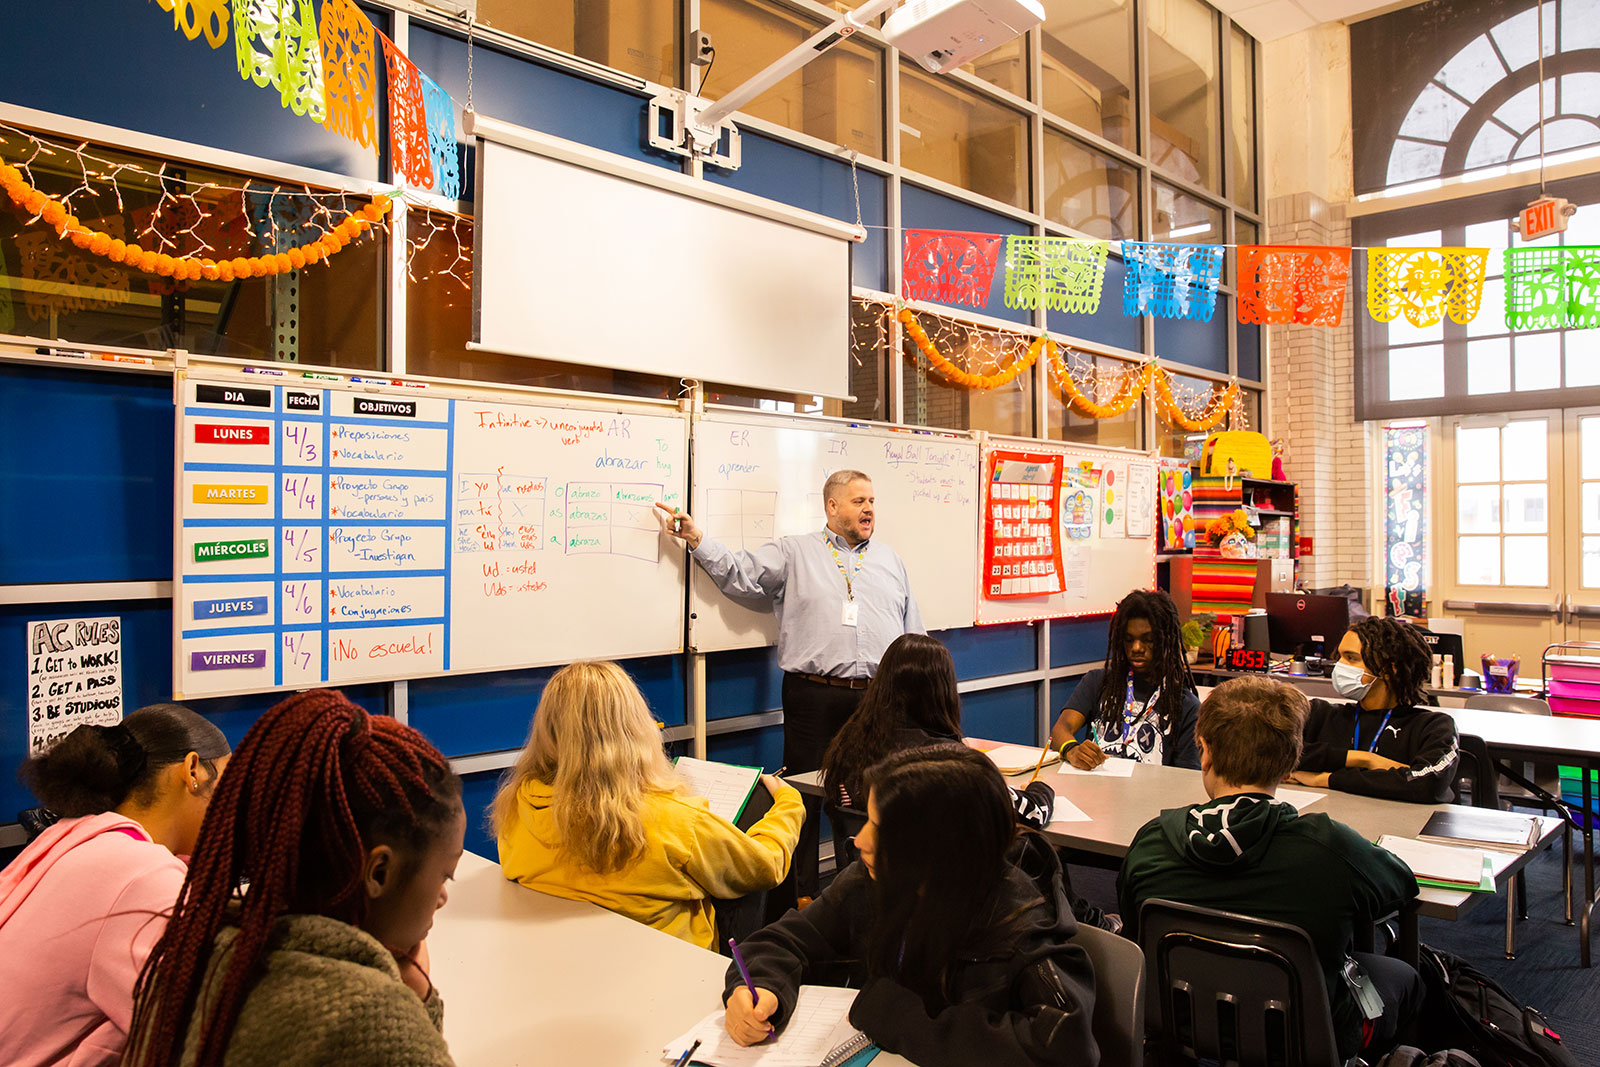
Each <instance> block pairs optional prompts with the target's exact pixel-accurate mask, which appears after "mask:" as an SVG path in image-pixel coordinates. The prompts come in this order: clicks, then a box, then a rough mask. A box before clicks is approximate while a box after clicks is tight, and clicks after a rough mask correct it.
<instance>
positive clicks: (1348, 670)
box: [1333, 663, 1377, 700]
mask: <svg viewBox="0 0 1600 1067" xmlns="http://www.w3.org/2000/svg"><path fill="white" fill-rule="evenodd" d="M1366 673H1367V672H1366V671H1364V670H1362V669H1361V668H1360V667H1357V666H1354V665H1352V664H1349V663H1335V664H1334V665H1333V688H1334V691H1335V692H1336V693H1338V694H1339V695H1340V696H1342V697H1344V698H1345V699H1346V700H1360V699H1361V698H1362V697H1364V696H1366V695H1367V690H1369V689H1371V688H1372V684H1373V682H1376V681H1377V679H1376V678H1374V679H1373V680H1372V682H1363V681H1362V680H1361V679H1362V678H1364V677H1365V676H1366Z"/></svg>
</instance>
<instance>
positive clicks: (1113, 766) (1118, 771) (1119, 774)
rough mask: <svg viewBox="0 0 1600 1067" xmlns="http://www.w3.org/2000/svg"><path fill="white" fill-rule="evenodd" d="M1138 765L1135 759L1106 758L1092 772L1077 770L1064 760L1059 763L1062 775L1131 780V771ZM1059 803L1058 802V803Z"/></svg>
mask: <svg viewBox="0 0 1600 1067" xmlns="http://www.w3.org/2000/svg"><path fill="white" fill-rule="evenodd" d="M1138 765H1139V761H1138V760H1136V759H1123V758H1122V757H1121V756H1108V757H1106V761H1105V762H1104V763H1102V764H1100V766H1098V767H1096V768H1095V769H1094V770H1092V771H1085V770H1079V769H1078V768H1077V767H1074V766H1073V765H1072V764H1070V763H1068V762H1067V761H1066V760H1062V761H1061V773H1062V774H1089V775H1095V774H1097V775H1099V776H1100V777H1102V778H1132V777H1133V769H1134V768H1135V767H1137V766H1138ZM1058 803H1059V801H1058Z"/></svg>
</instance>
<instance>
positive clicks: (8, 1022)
mask: <svg viewBox="0 0 1600 1067" xmlns="http://www.w3.org/2000/svg"><path fill="white" fill-rule="evenodd" d="M228 756H229V749H228V740H227V738H225V737H223V736H222V731H221V730H219V729H217V728H216V726H214V725H212V723H211V722H210V721H209V720H208V719H205V718H204V717H202V716H200V715H198V714H196V713H195V712H193V711H190V710H189V709H188V708H186V707H184V706H183V705H181V704H152V705H150V706H148V707H143V708H139V709H138V710H137V711H134V712H131V713H130V714H129V715H128V717H127V718H126V719H124V720H123V721H122V722H120V723H118V724H116V725H115V726H80V727H78V728H77V729H75V730H73V731H72V732H71V733H70V734H68V735H67V736H66V737H64V738H62V739H61V740H60V741H58V742H57V743H56V744H55V745H54V746H53V747H51V748H49V749H46V750H45V751H44V752H43V753H41V754H40V755H38V756H35V757H33V758H32V759H29V760H27V761H26V762H24V763H23V765H22V770H21V778H22V781H23V782H24V783H25V784H26V785H27V787H28V788H29V789H30V790H31V791H32V792H33V794H34V796H36V797H38V798H39V799H40V800H41V801H43V802H44V804H45V806H46V807H48V808H49V809H50V810H51V811H52V812H54V813H55V814H56V815H59V816H61V821H60V822H58V823H56V824H55V825H54V826H51V827H50V828H49V829H47V830H45V832H44V833H43V834H41V835H39V837H38V839H37V840H35V841H34V842H33V843H31V844H30V845H29V846H28V847H27V848H25V849H23V850H22V854H21V855H19V856H18V857H17V858H16V859H14V860H13V861H12V862H11V863H10V864H9V865H7V866H6V867H5V869H4V870H0V989H9V990H11V991H12V993H11V995H9V996H5V997H0V1063H6V1064H20V1065H34V1064H72V1065H73V1067H98V1065H109V1064H114V1063H117V1062H119V1061H120V1060H121V1059H122V1048H123V1044H124V1043H125V1042H126V1040H127V1034H128V1024H129V1022H130V1021H131V1020H132V1018H133V984H134V982H135V980H137V978H138V976H139V969H140V968H141V967H143V966H144V961H145V958H146V957H147V956H148V955H149V954H150V950H151V948H152V947H154V945H155V943H156V941H157V939H159V938H160V937H161V931H162V930H163V929H164V928H165V926H166V922H167V916H168V915H170V914H172V906H173V905H174V904H176V903H177V901H178V892H179V891H180V890H181V889H182V888H183V878H184V875H185V874H186V873H187V871H188V868H187V867H185V866H184V862H185V860H186V859H187V858H188V855H189V853H191V852H193V851H194V843H195V839H196V838H197V837H199V836H200V823H201V820H202V819H204V818H205V813H206V808H207V806H208V805H209V803H210V800H211V795H212V792H213V791H214V790H215V789H216V786H217V780H218V776H219V775H221V774H222V771H223V768H224V767H226V766H227V764H228ZM180 857H181V858H180ZM23 990H27V994H26V995H24V994H23ZM42 1005H48V1010H41V1006H42Z"/></svg>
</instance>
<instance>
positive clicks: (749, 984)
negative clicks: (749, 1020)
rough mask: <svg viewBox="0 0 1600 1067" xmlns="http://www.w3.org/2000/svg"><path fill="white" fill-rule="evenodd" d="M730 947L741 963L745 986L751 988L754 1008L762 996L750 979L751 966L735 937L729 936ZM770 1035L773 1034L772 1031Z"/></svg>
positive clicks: (741, 974) (751, 1003) (751, 1001)
mask: <svg viewBox="0 0 1600 1067" xmlns="http://www.w3.org/2000/svg"><path fill="white" fill-rule="evenodd" d="M728 947H729V948H730V949H732V950H733V962H734V963H736V964H738V965H739V976H740V977H741V978H743V979H744V987H745V988H746V989H748V990H750V1006H751V1007H752V1008H754V1007H755V1006H756V1004H757V1003H758V1002H759V1000H760V998H759V997H757V996H756V984H755V983H754V982H752V981H751V980H750V968H748V967H746V966H745V965H744V957H743V956H741V955H740V954H739V946H738V945H737V944H735V943H734V940H733V938H731V937H730V938H728ZM768 1036H771V1035H770V1033H769V1035H768Z"/></svg>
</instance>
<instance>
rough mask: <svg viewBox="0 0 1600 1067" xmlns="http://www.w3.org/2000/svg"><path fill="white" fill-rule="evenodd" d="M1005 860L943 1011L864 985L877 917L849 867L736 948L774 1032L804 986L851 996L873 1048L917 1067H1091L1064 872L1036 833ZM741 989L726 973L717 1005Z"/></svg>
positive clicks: (859, 868) (1090, 1001) (858, 871)
mask: <svg viewBox="0 0 1600 1067" xmlns="http://www.w3.org/2000/svg"><path fill="white" fill-rule="evenodd" d="M1011 861H1012V862H1011V865H1010V866H1009V869H1008V870H1007V872H1006V878H1005V880H1004V881H1003V882H1002V883H1001V885H1000V889H999V891H998V892H997V894H996V896H995V899H994V901H993V902H992V903H991V904H990V906H989V908H988V909H987V913H988V916H989V921H987V922H985V923H981V924H979V930H978V932H977V933H975V934H974V935H973V936H972V937H971V938H969V940H968V944H967V945H966V946H965V947H964V948H963V950H962V951H961V952H960V953H959V955H958V958H957V961H956V962H955V963H954V964H953V965H952V967H951V969H950V972H949V975H948V977H947V980H946V983H945V986H946V989H947V990H948V991H949V1004H947V1005H946V1006H945V1007H943V1008H942V1009H940V1010H939V1011H937V1012H935V1013H931V1014H930V1012H929V1010H928V1008H927V1006H926V1005H925V1004H924V1003H923V1000H922V997H921V996H919V995H918V994H916V993H914V992H912V991H911V990H910V989H908V988H906V987H905V986H903V985H901V984H900V983H898V982H896V981H895V980H894V979H893V978H889V977H881V976H880V977H877V978H871V979H869V978H868V976H867V967H866V959H865V957H866V953H867V944H868V941H869V940H870V937H871V932H872V929H873V925H874V923H875V921H876V914H875V913H876V911H877V907H876V902H875V894H874V892H873V882H872V876H871V875H869V874H868V873H867V871H866V868H865V867H864V866H863V865H862V864H860V863H854V864H851V865H850V866H849V867H847V868H846V869H845V870H844V871H843V872H841V873H840V874H839V876H838V877H837V878H835V879H834V880H833V884H832V885H830V886H828V888H827V889H825V890H823V892H822V894H821V895H820V896H818V897H817V899H816V900H814V901H812V903H811V906H810V907H808V908H806V910H805V911H791V912H789V913H788V914H787V915H785V916H784V917H783V918H782V919H779V920H778V921H777V922H775V923H773V924H772V925H771V926H768V927H767V928H766V929H764V930H762V931H761V932H760V933H758V934H755V935H754V936H752V937H750V938H747V939H746V940H745V941H743V942H741V943H740V945H739V951H740V952H741V953H742V954H743V956H744V959H745V964H746V965H747V966H748V967H749V968H750V977H751V978H752V980H754V982H755V984H756V986H757V987H758V988H761V989H770V990H771V991H772V992H773V993H774V994H776V995H777V998H778V1010H777V1011H776V1013H774V1014H773V1016H772V1021H773V1023H774V1024H776V1025H778V1026H780V1027H781V1026H782V1025H783V1023H784V1021H785V1020H786V1019H787V1018H788V1017H789V1012H791V1011H792V1010H793V1009H794V1005H795V1001H796V999H797V998H798V997H799V994H800V986H801V985H802V984H803V983H813V984H815V983H824V984H830V985H849V986H855V987H858V988H860V989H861V992H860V993H859V994H858V995H857V996H856V1001H855V1004H854V1005H853V1006H852V1007H851V1009H850V1022H851V1023H853V1024H854V1025H855V1027H856V1028H857V1029H858V1030H861V1031H862V1032H863V1033H865V1034H866V1035H867V1036H868V1037H870V1038H871V1039H872V1040H873V1041H874V1042H875V1043H876V1044H877V1045H878V1047H880V1048H882V1049H884V1050H885V1051H887V1052H894V1053H898V1054H899V1055H902V1056H904V1057H905V1058H906V1059H908V1060H911V1061H912V1062H914V1063H917V1064H921V1065H922V1067H971V1065H972V1064H977V1063H981V1064H984V1065H985V1067H1042V1065H1045V1064H1071V1065H1072V1067H1080V1065H1081V1067H1095V1065H1096V1064H1097V1063H1099V1061H1100V1054H1099V1051H1098V1046H1096V1044H1095V1040H1094V1036H1093V1034H1092V1033H1091V1032H1090V1023H1091V1020H1092V1019H1093V1016H1094V972H1093V969H1092V968H1091V967H1090V964H1089V957H1088V955H1087V954H1086V953H1085V952H1084V951H1083V949H1082V948H1081V947H1079V946H1078V945H1075V944H1073V943H1072V936H1073V934H1075V933H1076V932H1077V923H1076V922H1075V921H1074V920H1073V918H1072V907H1071V905H1070V903H1069V902H1068V899H1067V893H1066V888H1065V886H1064V884H1063V882H1062V879H1061V865H1060V864H1059V863H1058V862H1057V860H1056V857H1055V853H1054V852H1053V851H1052V850H1051V849H1050V847H1049V845H1047V844H1046V843H1045V842H1044V841H1043V840H1042V839H1040V838H1038V837H1037V836H1035V835H1032V834H1024V835H1023V837H1022V839H1021V841H1019V843H1018V844H1017V845H1016V846H1014V847H1013V849H1012V853H1011ZM743 984H744V983H743V979H742V978H741V977H740V975H739V968H738V967H737V966H730V967H729V968H728V978H727V986H726V988H725V989H724V990H723V993H722V998H723V1000H724V1002H726V1000H727V999H728V997H729V996H731V995H732V994H733V991H734V990H735V989H737V988H739V987H740V986H741V985H743Z"/></svg>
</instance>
